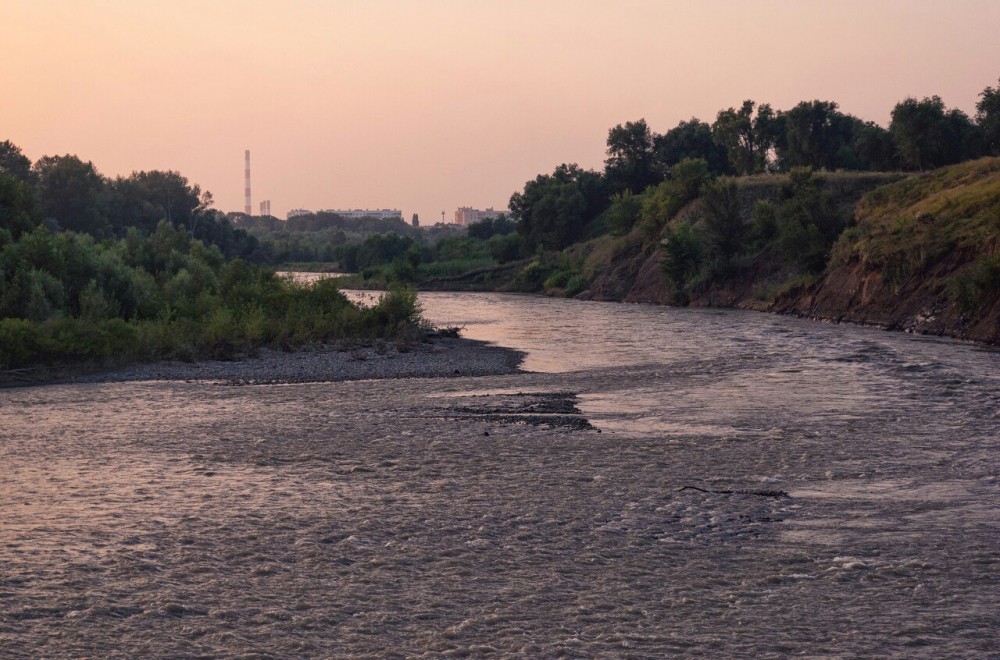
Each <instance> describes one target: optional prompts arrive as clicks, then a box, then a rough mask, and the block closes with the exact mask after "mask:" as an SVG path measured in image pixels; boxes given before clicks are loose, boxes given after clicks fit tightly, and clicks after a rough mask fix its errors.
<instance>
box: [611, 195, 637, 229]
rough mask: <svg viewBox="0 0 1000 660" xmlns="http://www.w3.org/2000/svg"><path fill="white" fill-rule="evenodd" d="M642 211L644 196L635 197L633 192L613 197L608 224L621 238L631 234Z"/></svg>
mask: <svg viewBox="0 0 1000 660" xmlns="http://www.w3.org/2000/svg"><path fill="white" fill-rule="evenodd" d="M640 211H642V195H635V194H633V193H632V191H631V190H625V191H624V192H620V193H615V194H614V195H612V196H611V208H610V209H608V215H609V217H608V222H609V223H610V225H611V231H612V233H614V234H618V235H619V236H621V235H624V234H627V233H629V231H631V230H632V227H633V225H635V223H636V222H637V221H638V220H639V214H640Z"/></svg>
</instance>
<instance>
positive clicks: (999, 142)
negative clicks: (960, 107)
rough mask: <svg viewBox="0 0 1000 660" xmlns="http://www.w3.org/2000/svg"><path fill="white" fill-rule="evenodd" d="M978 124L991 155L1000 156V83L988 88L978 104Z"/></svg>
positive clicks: (980, 96)
mask: <svg viewBox="0 0 1000 660" xmlns="http://www.w3.org/2000/svg"><path fill="white" fill-rule="evenodd" d="M976 123H977V124H979V128H980V129H981V130H982V132H983V138H984V142H985V146H986V148H987V149H988V150H989V153H991V154H993V155H994V156H1000V82H998V84H997V86H996V87H987V88H986V89H984V90H983V92H982V94H980V95H979V101H978V102H977V103H976Z"/></svg>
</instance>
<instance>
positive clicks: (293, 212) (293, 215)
mask: <svg viewBox="0 0 1000 660" xmlns="http://www.w3.org/2000/svg"><path fill="white" fill-rule="evenodd" d="M310 213H312V211H308V210H306V209H292V210H291V211H289V212H288V213H287V215H285V220H291V219H292V218H297V217H299V216H300V215H309V214H310Z"/></svg>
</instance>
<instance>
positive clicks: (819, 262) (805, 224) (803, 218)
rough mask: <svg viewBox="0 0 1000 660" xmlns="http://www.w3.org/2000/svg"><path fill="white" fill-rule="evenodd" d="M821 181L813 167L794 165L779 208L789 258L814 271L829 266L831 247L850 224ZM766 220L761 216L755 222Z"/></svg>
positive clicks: (781, 240) (779, 235)
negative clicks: (838, 209) (839, 211)
mask: <svg viewBox="0 0 1000 660" xmlns="http://www.w3.org/2000/svg"><path fill="white" fill-rule="evenodd" d="M821 184H822V180H821V179H819V178H818V177H816V176H814V174H813V171H812V170H811V169H809V168H795V169H793V170H792V171H791V172H790V173H789V183H788V185H786V186H785V188H784V190H783V191H782V199H781V201H780V202H779V203H778V205H777V209H776V216H777V239H778V245H779V247H780V248H781V251H782V252H783V254H784V256H785V260H786V261H787V262H788V263H789V264H793V265H795V266H798V267H799V268H802V269H803V270H806V271H808V272H812V273H818V272H820V271H822V270H823V268H824V267H825V266H826V262H827V259H828V258H829V255H830V248H831V247H832V246H833V244H834V242H835V241H836V240H837V237H838V236H840V233H841V232H842V231H843V230H844V227H845V226H846V225H847V223H846V219H845V218H844V217H843V216H841V215H840V214H839V213H837V211H836V209H835V207H834V205H833V201H832V199H831V198H830V195H829V193H828V192H826V191H825V190H823V188H822V185H821ZM755 210H756V209H755ZM762 212H763V209H762V210H761V211H759V212H758V213H762ZM762 220H763V218H762V217H761V216H758V217H757V218H755V224H756V223H758V222H762Z"/></svg>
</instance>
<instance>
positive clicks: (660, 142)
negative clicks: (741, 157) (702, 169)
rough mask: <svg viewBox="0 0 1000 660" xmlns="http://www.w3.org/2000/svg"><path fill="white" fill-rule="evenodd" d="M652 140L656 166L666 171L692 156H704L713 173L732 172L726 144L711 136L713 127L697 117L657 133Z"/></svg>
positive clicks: (702, 157)
mask: <svg viewBox="0 0 1000 660" xmlns="http://www.w3.org/2000/svg"><path fill="white" fill-rule="evenodd" d="M653 143H654V144H653V150H654V154H655V157H656V162H657V166H658V167H660V168H661V169H662V170H663V171H665V172H670V170H671V168H672V167H673V166H674V165H676V164H677V163H679V162H681V161H682V160H685V159H689V158H701V159H703V160H704V161H705V162H706V163H707V164H708V169H709V170H710V171H711V172H712V173H713V174H731V173H732V172H733V170H732V167H731V165H730V163H729V157H728V155H727V153H726V148H725V147H724V146H722V145H721V144H719V143H717V142H716V141H715V140H714V139H713V137H712V127H711V126H710V125H708V124H707V123H705V122H703V121H700V120H698V119H697V118H695V117H692V118H691V119H690V120H689V121H682V122H680V123H679V124H677V126H675V127H674V128H671V129H670V130H669V131H667V132H666V133H664V134H663V135H657V136H655V137H654V138H653Z"/></svg>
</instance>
